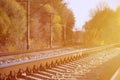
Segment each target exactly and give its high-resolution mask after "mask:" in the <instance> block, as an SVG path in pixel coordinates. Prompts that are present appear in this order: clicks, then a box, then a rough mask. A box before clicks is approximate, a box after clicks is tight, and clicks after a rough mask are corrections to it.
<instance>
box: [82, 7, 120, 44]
mask: <svg viewBox="0 0 120 80" xmlns="http://www.w3.org/2000/svg"><path fill="white" fill-rule="evenodd" d="M115 15H116V14H115V12H114V11H113V10H111V9H110V8H108V7H105V8H104V9H102V10H97V12H96V13H95V15H94V16H93V17H92V19H91V20H90V21H88V22H86V24H85V26H84V28H85V30H86V36H85V40H86V41H85V42H86V43H87V44H89V45H104V44H110V43H115V42H118V41H119V36H118V32H119V30H120V28H119V27H118V26H117V25H116V18H115Z"/></svg>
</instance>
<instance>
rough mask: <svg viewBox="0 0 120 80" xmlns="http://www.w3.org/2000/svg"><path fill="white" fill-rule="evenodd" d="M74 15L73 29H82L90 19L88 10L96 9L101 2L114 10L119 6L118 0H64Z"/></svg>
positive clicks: (119, 0) (119, 1)
mask: <svg viewBox="0 0 120 80" xmlns="http://www.w3.org/2000/svg"><path fill="white" fill-rule="evenodd" d="M65 2H67V4H68V8H70V9H71V10H72V11H73V13H74V16H75V20H76V22H75V26H74V29H78V30H82V27H83V25H84V23H85V22H86V21H88V20H90V18H91V17H90V11H91V10H94V9H96V6H97V5H99V4H100V3H101V2H102V3H105V4H107V5H108V6H109V7H110V8H111V9H113V10H116V8H117V7H118V6H120V0H65Z"/></svg>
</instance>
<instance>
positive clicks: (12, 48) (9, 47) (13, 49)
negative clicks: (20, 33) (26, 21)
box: [7, 45, 16, 52]
mask: <svg viewBox="0 0 120 80" xmlns="http://www.w3.org/2000/svg"><path fill="white" fill-rule="evenodd" d="M7 49H8V51H10V52H11V51H15V50H16V48H15V47H14V46H12V45H9V46H8V48H7Z"/></svg>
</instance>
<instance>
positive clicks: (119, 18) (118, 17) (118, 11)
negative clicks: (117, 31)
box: [117, 7, 120, 25]
mask: <svg viewBox="0 0 120 80" xmlns="http://www.w3.org/2000/svg"><path fill="white" fill-rule="evenodd" d="M117 23H118V25H120V7H119V8H118V9H117Z"/></svg>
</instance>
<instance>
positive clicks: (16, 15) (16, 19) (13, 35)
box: [0, 0, 26, 50]
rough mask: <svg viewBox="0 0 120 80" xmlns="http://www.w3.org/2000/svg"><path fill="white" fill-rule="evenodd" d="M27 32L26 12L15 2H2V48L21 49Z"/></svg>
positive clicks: (0, 44) (13, 0)
mask: <svg viewBox="0 0 120 80" xmlns="http://www.w3.org/2000/svg"><path fill="white" fill-rule="evenodd" d="M25 32H26V12H25V10H24V8H23V7H22V6H20V5H19V4H18V3H17V2H16V1H15V0H12V1H11V0H0V48H2V47H3V48H4V49H5V48H6V49H7V50H16V49H17V48H20V47H21V45H22V43H23V42H24V41H25V40H24V37H25V36H24V35H25Z"/></svg>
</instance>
